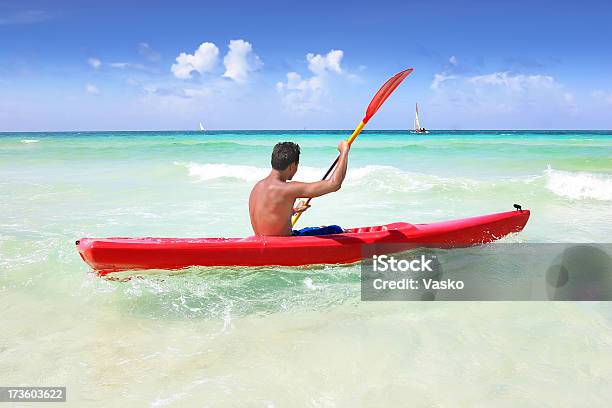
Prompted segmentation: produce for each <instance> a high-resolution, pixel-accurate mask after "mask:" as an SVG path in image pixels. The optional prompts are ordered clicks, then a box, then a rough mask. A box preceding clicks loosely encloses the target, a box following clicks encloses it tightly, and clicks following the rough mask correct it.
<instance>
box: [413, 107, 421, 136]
mask: <svg viewBox="0 0 612 408" xmlns="http://www.w3.org/2000/svg"><path fill="white" fill-rule="evenodd" d="M420 129H421V123H420V122H419V104H418V103H417V104H416V113H415V117H414V130H420Z"/></svg>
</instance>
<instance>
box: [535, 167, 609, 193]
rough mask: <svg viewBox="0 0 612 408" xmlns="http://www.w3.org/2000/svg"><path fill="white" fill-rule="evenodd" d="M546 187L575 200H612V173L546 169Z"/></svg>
mask: <svg viewBox="0 0 612 408" xmlns="http://www.w3.org/2000/svg"><path fill="white" fill-rule="evenodd" d="M544 173H545V176H546V188H547V189H548V190H550V191H551V192H553V193H555V194H556V195H558V196H561V197H567V198H571V199H574V200H581V199H594V200H604V201H611V200H612V175H609V174H601V173H588V172H571V171H563V170H554V169H553V168H551V167H550V166H548V168H547V169H546V170H545V171H544Z"/></svg>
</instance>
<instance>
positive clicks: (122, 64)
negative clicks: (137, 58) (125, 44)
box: [109, 62, 130, 68]
mask: <svg viewBox="0 0 612 408" xmlns="http://www.w3.org/2000/svg"><path fill="white" fill-rule="evenodd" d="M109 65H110V66H111V67H113V68H127V67H129V66H130V63H129V62H111V63H110V64H109Z"/></svg>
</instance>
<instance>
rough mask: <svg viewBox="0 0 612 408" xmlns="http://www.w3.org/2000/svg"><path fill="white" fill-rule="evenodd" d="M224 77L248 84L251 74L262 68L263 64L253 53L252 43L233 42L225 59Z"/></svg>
mask: <svg viewBox="0 0 612 408" xmlns="http://www.w3.org/2000/svg"><path fill="white" fill-rule="evenodd" d="M223 65H225V73H224V74H223V76H224V77H226V78H230V79H233V80H234V81H236V82H246V80H247V79H248V77H249V74H250V73H251V72H253V71H256V70H258V69H259V68H261V66H262V65H263V63H262V62H261V60H260V59H259V57H258V56H257V55H256V54H255V53H254V52H253V46H252V45H251V43H249V42H247V41H244V40H231V41H230V43H229V51H228V52H227V54H225V57H224V58H223Z"/></svg>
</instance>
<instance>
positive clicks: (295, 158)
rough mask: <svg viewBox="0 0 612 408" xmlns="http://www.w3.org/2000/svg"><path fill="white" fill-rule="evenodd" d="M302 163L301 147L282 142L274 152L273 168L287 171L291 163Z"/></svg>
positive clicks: (275, 147)
mask: <svg viewBox="0 0 612 408" xmlns="http://www.w3.org/2000/svg"><path fill="white" fill-rule="evenodd" d="M299 162H300V145H298V144H297V143H293V142H280V143H277V144H276V146H274V150H272V160H271V163H272V168H273V169H275V170H280V171H282V170H285V169H286V168H287V167H289V165H290V164H291V163H296V164H297V163H299Z"/></svg>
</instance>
